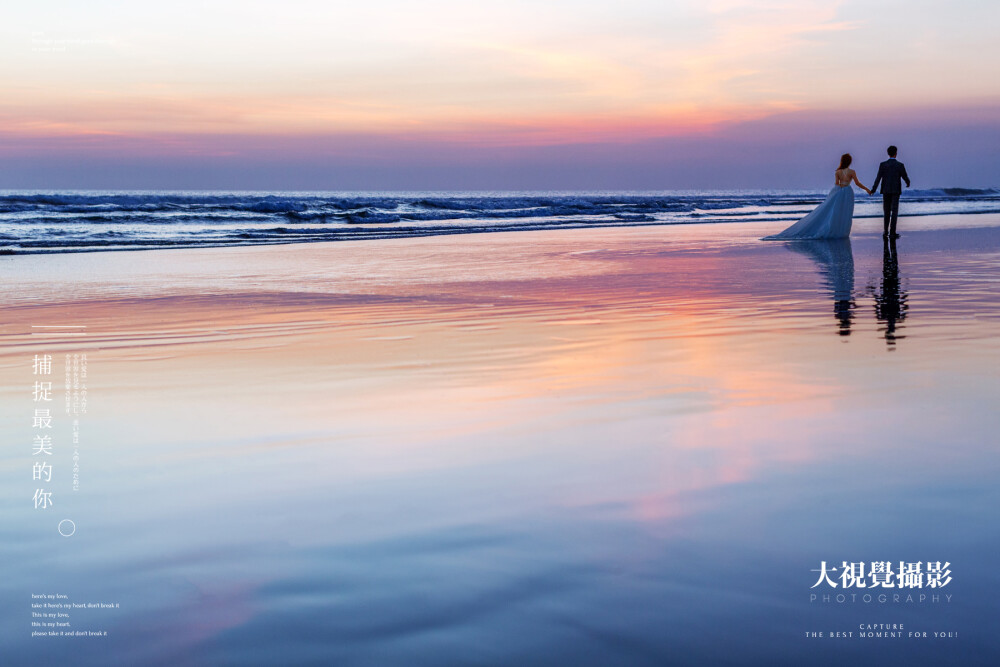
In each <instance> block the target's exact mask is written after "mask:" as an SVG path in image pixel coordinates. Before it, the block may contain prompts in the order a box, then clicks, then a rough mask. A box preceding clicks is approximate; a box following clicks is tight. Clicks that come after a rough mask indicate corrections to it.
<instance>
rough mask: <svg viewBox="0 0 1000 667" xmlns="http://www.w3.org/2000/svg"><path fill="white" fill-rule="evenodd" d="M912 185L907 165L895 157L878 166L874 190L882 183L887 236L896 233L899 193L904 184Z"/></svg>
mask: <svg viewBox="0 0 1000 667" xmlns="http://www.w3.org/2000/svg"><path fill="white" fill-rule="evenodd" d="M901 181H906V187H910V177H909V176H907V175H906V167H904V166H903V163H902V162H900V161H899V160H897V159H896V158H894V157H891V158H889V159H888V160H886V161H885V162H883V163H882V164H880V165H879V166H878V176H876V177H875V182H874V183H873V184H872V192H875V191H876V190H878V184H879V183H880V182H881V183H882V212H883V213H884V214H885V220H884V222H883V227H882V233H883V234H884V235H886V236H893V235H895V234H896V218H897V217H898V216H899V195H900V193H902V192H903V184H902V183H901Z"/></svg>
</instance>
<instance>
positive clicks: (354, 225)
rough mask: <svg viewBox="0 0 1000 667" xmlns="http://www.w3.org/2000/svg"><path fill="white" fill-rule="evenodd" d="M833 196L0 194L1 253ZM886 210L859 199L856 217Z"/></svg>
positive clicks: (327, 235)
mask: <svg viewBox="0 0 1000 667" xmlns="http://www.w3.org/2000/svg"><path fill="white" fill-rule="evenodd" d="M825 196H826V192H819V191H815V192H810V191H794V190H732V191H707V190H701V191H694V190H690V191H662V192H596V191H595V192H195V191H129V192H125V191H117V192H115V191H106V192H101V191H10V190H6V191H0V254H8V255H10V254H27V253H43V252H45V253H49V252H81V251H93V250H130V249H142V248H169V247H197V246H243V245H255V244H275V243H307V242H316V241H347V240H361V239H386V238H401V237H415V236H431V235H443V234H468V233H481V232H498V231H520V230H535V229H554V228H574V227H614V226H638V225H680V224H691V223H715V222H774V221H781V220H788V221H789V222H791V221H794V220H796V219H798V218H799V217H801V216H803V215H805V214H806V213H807V212H808V211H809V210H810V209H812V208H813V207H814V206H816V205H817V204H818V203H819V202H821V201H822V200H823V198H824V197H825ZM998 212H1000V189H995V188H987V189H973V188H940V189H929V190H911V191H907V192H906V193H904V195H903V203H902V209H901V213H902V214H903V215H904V216H907V217H911V216H935V215H949V214H976V213H998ZM881 215H882V210H881V198H880V197H879V196H875V197H868V196H867V195H864V194H856V204H855V218H875V217H880V216H881Z"/></svg>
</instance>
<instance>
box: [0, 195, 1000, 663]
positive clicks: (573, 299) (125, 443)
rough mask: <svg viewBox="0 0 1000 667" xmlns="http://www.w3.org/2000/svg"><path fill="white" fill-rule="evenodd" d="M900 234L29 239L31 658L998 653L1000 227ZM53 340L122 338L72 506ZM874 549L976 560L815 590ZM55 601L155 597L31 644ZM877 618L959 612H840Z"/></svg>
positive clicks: (11, 300)
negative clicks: (42, 393) (35, 500)
mask: <svg viewBox="0 0 1000 667" xmlns="http://www.w3.org/2000/svg"><path fill="white" fill-rule="evenodd" d="M880 225H881V221H880V220H878V219H864V220H860V221H856V223H855V234H854V236H853V237H852V239H851V240H850V241H844V242H837V243H819V244H816V243H806V244H797V245H796V244H791V245H789V244H785V243H775V242H763V241H760V240H759V239H760V238H761V237H762V236H765V235H767V234H770V233H773V232H775V231H778V230H780V229H781V228H782V227H783V226H785V222H784V221H772V222H765V223H751V222H740V223H724V222H720V223H715V224H711V225H704V224H684V225H673V226H630V227H606V228H593V229H587V228H581V229H551V230H546V229H540V230H534V231H517V232H509V233H475V234H456V235H450V236H427V237H421V238H390V239H380V240H358V241H342V242H336V243H308V244H289V245H266V246H246V247H229V248H185V249H167V250H144V251H135V252H86V253H68V254H36V255H11V256H2V257H0V276H2V279H3V281H4V284H6V285H8V286H9V294H8V296H7V298H6V299H5V301H4V303H3V304H0V336H2V340H3V346H2V348H0V350H2V351H0V367H2V369H3V378H4V381H3V383H2V386H0V393H2V396H3V401H2V403H3V406H4V407H3V411H2V413H0V419H2V421H0V433H2V434H3V437H4V439H5V441H6V443H7V446H6V447H5V448H4V450H3V459H2V460H0V465H2V466H3V467H4V469H5V470H7V471H13V472H11V474H10V475H9V477H10V478H11V479H12V480H14V481H13V482H12V483H11V484H7V485H4V486H3V488H2V489H0V511H2V514H3V517H4V526H5V533H6V539H4V540H3V544H2V546H0V563H2V565H3V571H4V572H5V573H6V574H7V576H5V577H4V581H3V582H2V583H0V589H2V591H3V596H4V597H5V598H7V599H10V600H14V601H17V604H14V603H12V604H10V605H7V606H6V607H5V608H4V610H3V614H4V615H3V617H2V618H3V623H2V624H0V634H2V636H3V642H2V643H3V645H4V646H5V647H6V649H5V650H6V651H7V652H8V656H9V658H10V659H11V660H12V661H13V664H26V661H28V660H29V659H35V660H37V658H38V656H44V657H45V659H46V660H49V661H51V662H53V663H54V662H55V661H67V660H72V659H73V658H74V656H77V657H79V658H80V660H82V661H77V662H74V663H73V664H108V663H109V662H111V663H115V664H189V665H201V664H204V665H218V664H301V665H306V664H342V665H366V664H384V665H395V664H400V665H402V664H406V665H422V664H426V665H434V664H442V662H447V663H451V664H538V665H549V664H578V665H582V664H593V665H607V664H630V665H645V664H649V665H662V664H765V663H766V664H773V665H786V664H787V665H800V664H815V665H839V664H881V665H891V664H910V663H912V661H913V660H914V659H916V658H917V657H919V658H920V659H922V660H933V659H937V658H939V659H941V660H953V659H955V656H956V655H959V656H962V662H963V664H968V665H972V664H984V665H985V664H991V660H992V659H993V657H995V656H996V655H997V652H998V651H1000V639H998V638H997V636H996V633H995V629H994V627H993V626H994V622H993V618H994V611H993V610H994V609H995V604H996V602H995V600H994V598H993V595H992V594H991V593H990V591H995V590H996V585H997V584H998V583H1000V582H998V579H1000V574H998V573H997V571H996V569H995V568H994V567H993V563H992V562H991V556H992V554H994V553H995V552H996V550H997V548H998V547H1000V530H998V528H997V524H996V521H995V509H994V508H995V507H996V504H997V502H998V501H1000V491H998V490H997V486H996V483H995V481H996V479H997V474H998V472H1000V448H998V446H997V445H998V442H997V435H996V434H997V432H998V426H1000V420H998V418H997V412H996V405H997V401H998V399H1000V378H998V376H997V374H996V372H995V365H996V363H995V361H996V359H997V358H1000V357H998V353H1000V337H998V335H997V333H998V331H1000V215H998V214H995V213H983V214H979V215H936V216H928V217H923V218H906V217H905V216H904V217H902V218H901V219H900V223H899V228H900V231H901V232H902V234H903V236H902V238H900V239H899V241H898V242H897V243H896V244H894V246H893V247H892V248H889V247H888V246H886V245H884V244H883V242H882V239H881V238H880V237H879V235H878V231H879V229H880ZM42 327H60V328H55V329H52V328H49V329H42ZM69 327H74V328H73V329H70V328H69ZM43 354H49V355H52V357H53V358H54V359H55V360H57V361H60V362H61V360H64V359H66V355H84V354H85V355H86V360H85V361H86V364H87V378H86V379H87V382H88V386H87V400H86V411H85V413H81V414H79V415H76V417H75V418H76V419H78V421H79V424H76V425H74V424H73V422H72V421H71V419H70V418H69V417H65V418H61V419H60V420H59V421H58V423H57V424H56V428H55V431H54V436H55V437H54V440H55V443H56V446H57V449H56V450H55V451H54V452H53V455H52V456H53V465H54V466H55V465H56V464H57V463H58V464H59V465H60V466H61V468H62V470H67V469H69V467H70V466H71V465H72V464H71V463H70V454H69V450H68V449H66V443H68V442H70V439H71V438H72V437H73V432H72V430H71V429H74V428H78V439H79V450H80V452H79V456H80V460H79V478H78V482H79V486H78V489H77V490H74V489H73V488H72V487H71V484H70V482H69V481H68V480H67V479H66V478H65V477H63V478H59V477H56V478H55V479H54V481H53V483H52V484H51V488H52V489H53V490H54V494H53V503H54V505H53V507H51V508H49V509H46V510H37V509H35V508H34V507H32V504H31V498H32V493H33V492H34V490H35V488H36V486H37V484H36V483H35V482H34V481H33V480H31V479H30V478H29V476H28V474H27V473H26V471H28V470H30V468H31V464H32V456H31V449H30V444H29V443H31V441H32V436H33V430H32V423H31V414H32V409H33V404H32V394H31V386H32V383H33V382H34V380H35V378H33V376H32V358H33V356H34V355H43ZM58 406H59V407H60V409H62V408H61V406H62V404H61V403H60V404H58ZM60 447H62V449H60ZM22 473H24V474H22ZM66 518H70V519H72V520H73V522H74V525H75V527H76V532H75V533H74V534H73V535H72V536H71V537H63V536H62V535H60V534H59V532H58V531H57V530H56V524H57V523H58V522H59V521H60V520H62V519H66ZM873 560H885V561H894V562H899V561H909V560H920V561H935V562H949V563H951V564H952V567H951V569H952V577H953V581H952V582H951V583H950V584H948V585H947V586H946V587H944V588H941V589H934V590H920V591H914V593H915V594H918V595H919V594H926V595H927V596H928V597H927V598H926V599H924V600H920V599H914V600H913V601H911V602H907V601H906V600H905V598H904V599H902V600H900V601H893V599H892V598H891V597H890V598H889V599H888V600H887V601H885V602H880V601H879V600H878V598H877V597H876V598H875V599H873V600H872V601H870V602H864V601H863V600H862V599H861V598H860V597H859V598H858V599H856V600H853V601H849V600H845V601H844V602H838V601H837V599H836V597H835V594H837V593H839V592H841V591H839V590H833V589H830V590H829V591H827V593H828V594H829V593H832V594H834V597H833V598H832V599H831V600H830V601H828V602H824V601H823V599H822V598H819V599H817V600H814V601H811V600H810V594H811V593H816V592H817V591H819V590H825V589H824V588H819V589H811V587H812V586H813V584H814V583H817V574H816V572H815V571H814V570H816V569H817V568H820V566H821V563H823V562H826V563H829V564H836V565H837V566H839V565H840V563H841V562H842V561H848V562H851V561H873ZM824 586H826V585H825V584H824ZM28 591H32V592H34V591H38V592H43V591H45V592H59V593H66V594H68V595H70V596H71V597H73V598H74V599H80V600H83V599H88V600H89V599H106V600H116V601H118V600H120V601H121V606H120V608H115V609H111V610H108V611H107V612H106V613H103V615H99V614H97V613H96V612H94V613H93V614H91V615H89V616H87V615H86V614H84V615H81V616H79V620H77V619H74V622H78V623H80V624H81V625H82V626H87V627H90V626H93V627H97V626H100V627H101V628H103V629H104V630H106V631H107V632H108V636H107V637H105V638H103V639H102V640H101V641H103V642H104V643H103V644H102V648H101V651H100V652H92V653H89V654H88V655H85V656H82V657H80V656H79V655H78V653H77V651H78V645H74V644H73V642H72V641H58V642H57V641H51V640H48V639H47V638H30V636H29V634H28V630H29V629H30V628H29V620H30V618H29V615H28V612H30V609H29V601H30V600H29V598H28ZM858 592H859V593H865V592H866V591H858ZM932 594H933V595H940V599H938V600H936V601H934V600H932V599H931V598H930V597H929V596H930V595H932ZM945 594H947V595H948V596H951V597H950V598H949V599H947V600H946V599H944V595H945ZM22 598H23V599H24V604H23V605H20V602H19V601H20V600H21V599H22ZM19 605H20V606H19ZM22 607H23V609H22ZM22 612H23V613H22ZM863 623H893V624H904V625H905V627H906V632H910V631H920V632H925V631H926V632H928V633H931V636H930V637H929V638H924V639H913V638H910V637H901V638H894V639H892V640H891V641H890V640H879V639H874V638H872V639H861V638H859V637H857V636H855V637H852V638H850V639H833V638H826V637H824V638H816V637H809V636H808V633H809V632H818V631H823V632H830V631H845V632H846V631H852V632H855V633H857V632H858V631H859V626H860V625H861V624H863ZM934 631H940V632H950V631H954V632H957V633H958V636H957V637H950V638H944V637H942V638H939V639H938V638H935V637H934V636H933V632H934ZM73 641H80V640H73ZM40 642H41V643H40ZM87 660H92V661H93V662H87Z"/></svg>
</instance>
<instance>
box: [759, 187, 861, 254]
mask: <svg viewBox="0 0 1000 667" xmlns="http://www.w3.org/2000/svg"><path fill="white" fill-rule="evenodd" d="M853 219H854V189H853V188H851V186H850V185H835V186H833V189H832V190H830V194H828V195H827V196H826V200H824V201H823V203H822V204H820V205H819V206H817V207H816V208H815V209H813V210H812V211H811V212H810V213H809V215H807V216H806V217H804V218H802V219H801V220H799V221H798V222H796V223H795V224H794V225H792V226H791V227H789V228H788V229H786V230H785V231H783V232H781V233H780V234H774V235H772V236H765V237H764V239H763V240H764V241H795V240H800V239H846V238H847V237H848V236H850V234H851V222H852V221H853Z"/></svg>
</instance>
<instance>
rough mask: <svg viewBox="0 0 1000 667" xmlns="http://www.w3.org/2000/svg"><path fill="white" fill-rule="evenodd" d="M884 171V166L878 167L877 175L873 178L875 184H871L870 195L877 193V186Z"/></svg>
mask: <svg viewBox="0 0 1000 667" xmlns="http://www.w3.org/2000/svg"><path fill="white" fill-rule="evenodd" d="M883 171H885V165H881V164H880V165H879V166H878V174H876V176H875V182H874V183H872V194H875V193H876V192H877V191H878V184H879V183H881V182H882V172H883Z"/></svg>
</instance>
